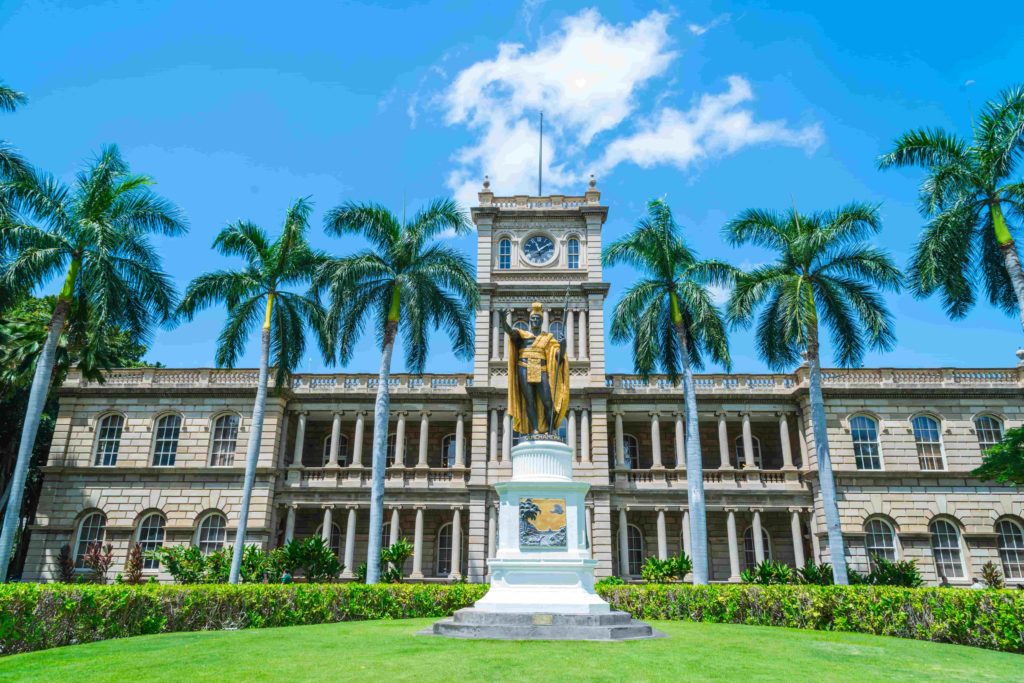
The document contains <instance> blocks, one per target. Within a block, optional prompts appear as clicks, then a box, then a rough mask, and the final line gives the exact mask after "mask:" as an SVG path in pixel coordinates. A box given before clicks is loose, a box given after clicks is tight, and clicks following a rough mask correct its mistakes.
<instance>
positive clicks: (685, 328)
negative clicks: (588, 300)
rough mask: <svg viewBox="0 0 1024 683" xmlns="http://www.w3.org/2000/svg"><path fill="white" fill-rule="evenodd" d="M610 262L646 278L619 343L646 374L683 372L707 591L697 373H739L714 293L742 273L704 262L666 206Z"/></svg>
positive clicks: (698, 553) (619, 323)
mask: <svg viewBox="0 0 1024 683" xmlns="http://www.w3.org/2000/svg"><path fill="white" fill-rule="evenodd" d="M603 260H604V264H605V265H606V266H614V265H618V264H620V263H626V264H629V265H631V266H633V267H634V268H637V269H638V270H641V271H643V273H644V277H643V278H642V279H640V280H639V281H637V282H636V283H635V284H634V285H632V286H631V287H630V288H629V289H628V290H626V293H625V294H623V296H622V299H620V300H619V302H618V304H616V306H615V311H614V312H613V314H612V327H611V338H612V341H614V342H625V341H630V340H631V341H632V342H633V364H634V366H635V367H636V369H637V371H638V372H639V373H641V374H642V375H648V374H650V373H651V372H653V371H654V370H655V369H656V368H658V367H660V368H661V369H662V370H663V371H664V372H666V373H667V374H668V375H669V377H670V379H672V381H676V380H677V379H678V378H679V374H680V370H681V371H682V380H683V401H684V405H685V414H686V481H687V486H688V498H687V502H688V504H689V507H690V538H691V539H692V541H693V542H692V544H691V546H692V547H691V549H692V552H693V582H694V583H697V584H706V583H707V582H708V530H707V512H706V510H705V506H704V465H703V463H702V462H701V450H700V430H699V428H698V425H697V396H696V393H695V389H694V382H693V369H694V368H698V369H700V368H702V367H704V361H703V359H704V356H705V355H707V356H710V357H711V359H712V360H714V361H715V362H716V363H718V364H720V365H722V366H724V367H726V368H729V367H730V366H731V360H730V358H729V339H728V335H727V334H726V329H725V324H724V322H723V320H722V316H721V313H720V312H719V310H718V307H717V306H715V304H714V300H713V297H712V294H711V292H710V291H709V289H708V288H709V287H710V286H712V285H717V286H725V285H728V284H730V283H731V282H732V281H733V279H734V277H735V270H734V269H733V268H732V266H729V265H728V264H725V263H722V262H720V261H701V260H698V258H697V254H696V253H695V252H694V251H693V250H691V249H690V248H689V246H687V244H686V242H685V241H684V240H683V238H682V235H681V234H680V229H679V226H678V225H676V222H675V220H674V219H673V218H672V211H671V209H669V207H668V205H667V204H665V203H664V202H663V201H661V200H654V201H651V202H649V203H648V204H647V215H646V216H645V217H644V218H641V219H640V221H638V222H637V224H636V227H635V228H634V229H633V232H631V233H629V234H628V235H626V236H625V237H623V238H622V239H620V240H617V241H615V242H613V243H612V244H610V245H608V247H607V248H606V249H605V251H604V259H603Z"/></svg>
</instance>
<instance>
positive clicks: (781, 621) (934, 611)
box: [598, 584, 1024, 653]
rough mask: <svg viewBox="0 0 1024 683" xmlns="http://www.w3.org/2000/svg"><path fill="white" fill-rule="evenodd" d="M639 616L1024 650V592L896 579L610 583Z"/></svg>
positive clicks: (616, 603)
mask: <svg viewBox="0 0 1024 683" xmlns="http://www.w3.org/2000/svg"><path fill="white" fill-rule="evenodd" d="M598 592H599V593H600V594H601V596H602V597H604V599H605V600H607V601H608V602H610V603H611V605H612V607H613V608H614V609H619V610H622V611H624V612H629V613H630V614H632V615H633V616H634V617H635V618H637V619H667V620H681V621H704V622H711V623H725V624H754V625H759V626H787V627H790V628H803V629H816V630H819V631H852V632H856V633H871V634H874V635H880V636H896V637H899V638H913V639H916V640H933V641H936V642H940V643H957V644H959V645H972V646H975V647H983V648H987V649H990V650H1003V651H1006V652H1022V653H1024V591H1013V590H963V589H951V588H899V587H894V586H809V585H805V586H758V585H733V584H726V585H710V586H691V585H673V586H664V585H663V586H652V585H646V586H607V587H601V588H600V589H599V591H598Z"/></svg>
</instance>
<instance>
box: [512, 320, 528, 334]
mask: <svg viewBox="0 0 1024 683" xmlns="http://www.w3.org/2000/svg"><path fill="white" fill-rule="evenodd" d="M512 327H514V328H516V329H517V330H524V331H526V332H529V331H530V323H528V322H526V321H525V320H517V321H515V322H514V323H512Z"/></svg>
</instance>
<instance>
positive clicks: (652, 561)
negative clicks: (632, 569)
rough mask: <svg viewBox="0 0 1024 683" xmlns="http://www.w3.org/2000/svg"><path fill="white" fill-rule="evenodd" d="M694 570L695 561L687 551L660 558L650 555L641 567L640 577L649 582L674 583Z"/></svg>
mask: <svg viewBox="0 0 1024 683" xmlns="http://www.w3.org/2000/svg"><path fill="white" fill-rule="evenodd" d="M692 570H693V562H692V561H691V560H690V558H689V557H687V556H686V553H679V555H678V556H676V557H669V558H667V559H664V560H660V559H658V558H657V557H654V556H653V555H652V556H651V557H648V558H647V560H646V561H645V562H644V566H643V567H641V568H640V577H641V578H643V580H644V581H646V582H647V583H674V582H676V581H682V580H683V579H684V578H686V575H687V574H689V573H690V571H692Z"/></svg>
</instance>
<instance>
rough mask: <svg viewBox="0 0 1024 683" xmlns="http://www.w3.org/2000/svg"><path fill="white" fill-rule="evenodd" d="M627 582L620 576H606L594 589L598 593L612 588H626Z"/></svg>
mask: <svg viewBox="0 0 1024 683" xmlns="http://www.w3.org/2000/svg"><path fill="white" fill-rule="evenodd" d="M625 585H626V580H625V579H623V578H622V577H619V576H606V577H604V578H603V579H601V580H600V581H598V582H597V583H595V584H594V588H595V589H597V590H598V591H600V590H602V589H605V588H611V587H612V586H625Z"/></svg>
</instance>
